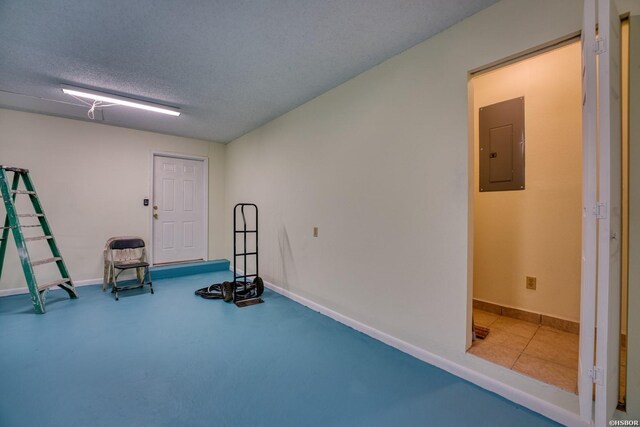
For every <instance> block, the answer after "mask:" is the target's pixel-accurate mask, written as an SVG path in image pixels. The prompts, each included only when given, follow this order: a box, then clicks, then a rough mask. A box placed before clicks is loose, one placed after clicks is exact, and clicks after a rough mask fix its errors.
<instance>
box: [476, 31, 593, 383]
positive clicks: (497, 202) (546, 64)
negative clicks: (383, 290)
mask: <svg viewBox="0 0 640 427" xmlns="http://www.w3.org/2000/svg"><path fill="white" fill-rule="evenodd" d="M581 67H582V66H581V45H580V42H579V40H576V39H573V40H571V41H568V42H564V43H562V44H561V45H559V46H555V47H554V48H552V49H546V50H544V51H542V52H539V53H536V54H535V55H534V56H529V57H526V58H523V59H521V60H518V61H517V62H511V63H509V64H505V65H503V66H500V67H499V68H493V69H490V70H489V71H486V72H482V73H477V74H475V75H472V78H471V79H470V82H469V85H470V89H469V93H470V95H471V96H470V103H471V104H472V105H471V106H470V111H473V129H474V144H473V145H474V164H473V176H474V188H473V208H472V211H473V319H474V323H475V326H479V327H482V328H485V329H488V335H487V336H486V338H484V339H477V340H474V341H473V342H472V345H471V347H470V348H469V350H468V351H469V353H471V354H474V355H476V356H478V357H481V358H484V359H486V360H489V361H491V362H494V363H497V364H500V365H502V366H504V367H506V368H508V369H512V370H514V371H518V372H520V373H523V374H525V375H528V376H531V377H533V378H536V379H538V380H540V381H543V382H546V383H549V384H552V385H555V386H557V387H559V388H561V389H564V390H566V391H569V392H571V393H577V392H578V357H579V328H580V325H579V321H580V288H581V250H582V240H581V238H582V237H581V236H582V228H581V221H582V84H581ZM519 117H521V118H519ZM519 120H521V121H522V123H519Z"/></svg>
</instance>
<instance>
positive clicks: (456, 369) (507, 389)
mask: <svg viewBox="0 0 640 427" xmlns="http://www.w3.org/2000/svg"><path fill="white" fill-rule="evenodd" d="M243 274H244V273H243ZM264 284H265V287H266V288H268V289H270V290H272V291H274V292H277V293H278V294H280V295H282V296H284V297H287V298H289V299H291V300H293V301H295V302H297V303H299V304H302V305H304V306H305V307H307V308H310V309H311V310H314V311H317V312H319V313H320V314H323V315H325V316H327V317H330V318H331V319H333V320H335V321H337V322H340V323H342V324H343V325H346V326H349V327H351V328H353V329H355V330H357V331H359V332H362V333H363V334H365V335H368V336H370V337H371V338H373V339H376V340H378V341H381V342H383V343H385V344H387V345H389V346H391V347H394V348H396V349H398V350H400V351H402V352H404V353H407V354H409V355H411V356H413V357H415V358H416V359H419V360H422V361H423V362H426V363H429V364H431V365H434V366H436V367H438V368H440V369H443V370H445V371H447V372H449V373H451V374H453V375H455V376H457V377H460V378H462V379H464V380H467V381H469V382H471V383H473V384H475V385H477V386H479V387H482V388H484V389H485V390H488V391H491V392H493V393H496V394H498V395H500V396H502V397H504V398H505V399H508V400H511V401H512V402H514V403H517V404H519V405H522V406H524V407H526V408H528V409H530V410H532V411H534V412H538V413H540V414H542V415H544V416H545V417H548V418H550V419H552V420H554V421H556V422H559V423H561V424H564V425H567V426H576V427H582V426H589V423H587V422H585V421H584V420H582V419H581V418H580V416H579V415H578V414H576V413H574V412H571V411H568V410H566V409H564V408H561V407H559V406H556V405H553V404H552V403H550V402H547V401H545V400H542V399H540V398H538V397H536V396H533V395H531V394H529V393H526V392H524V391H522V390H519V389H517V388H514V387H512V386H510V385H507V384H504V383H502V382H500V381H497V380H495V379H493V378H491V377H489V376H487V375H485V374H482V373H480V372H478V371H475V370H473V369H471V368H468V367H466V366H463V365H460V364H458V363H455V362H453V361H451V360H449V359H445V358H444V357H442V356H439V355H437V354H434V353H431V352H430V351H428V350H425V349H423V348H420V347H417V346H415V345H413V344H410V343H408V342H406V341H403V340H401V339H399V338H396V337H393V336H391V335H389V334H387V333H385V332H382V331H380V330H378V329H375V328H373V327H371V326H368V325H366V324H364V323H362V322H360V321H358V320H355V319H352V318H350V317H348V316H345V315H343V314H340V313H338V312H336V311H334V310H332V309H330V308H327V307H325V306H323V305H321V304H318V303H316V302H314V301H312V300H310V299H308V298H305V297H302V296H300V295H298V294H296V293H294V292H291V291H289V290H287V289H284V288H282V287H280V286H277V285H274V284H273V283H270V282H267V281H265V282H264Z"/></svg>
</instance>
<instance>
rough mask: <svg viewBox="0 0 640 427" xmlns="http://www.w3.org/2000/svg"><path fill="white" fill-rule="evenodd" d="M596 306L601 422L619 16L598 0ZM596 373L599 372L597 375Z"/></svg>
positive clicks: (607, 397)
mask: <svg viewBox="0 0 640 427" xmlns="http://www.w3.org/2000/svg"><path fill="white" fill-rule="evenodd" d="M598 30H599V35H598V98H599V108H598V122H599V130H598V143H599V152H598V155H599V159H598V160H599V172H598V203H599V206H600V210H601V211H600V218H599V219H598V306H597V318H598V320H597V337H596V366H597V367H598V369H597V370H598V375H597V376H596V411H595V416H596V420H595V421H596V425H597V426H606V425H608V422H609V420H611V419H612V418H613V413H614V411H615V409H616V406H617V403H618V378H619V375H618V363H619V362H618V361H619V359H618V353H619V349H620V266H621V261H620V256H621V255H620V247H621V245H620V229H621V220H620V217H621V205H622V202H621V180H622V165H621V157H622V155H621V144H622V143H621V122H622V120H621V111H620V110H621V105H620V102H621V101H620V92H621V86H620V57H621V54H620V16H619V14H618V12H617V10H616V7H615V4H614V2H613V1H612V0H599V1H598ZM600 374H601V375H600Z"/></svg>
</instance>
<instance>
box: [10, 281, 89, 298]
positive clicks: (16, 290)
mask: <svg viewBox="0 0 640 427" xmlns="http://www.w3.org/2000/svg"><path fill="white" fill-rule="evenodd" d="M101 284H102V278H99V279H87V280H74V281H73V286H75V287H76V288H78V287H81V286H90V285H101ZM28 293H29V288H27V287H26V286H25V287H22V288H11V289H0V298H2V297H8V296H11V295H22V294H28Z"/></svg>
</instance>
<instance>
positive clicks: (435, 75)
mask: <svg viewBox="0 0 640 427" xmlns="http://www.w3.org/2000/svg"><path fill="white" fill-rule="evenodd" d="M581 12H582V1H580V0H571V1H561V2H558V1H552V0H546V1H536V2H531V1H527V0H509V1H502V2H499V3H497V4H496V5H494V6H492V7H490V8H488V9H486V10H484V11H482V12H480V13H479V14H476V15H474V16H472V17H471V18H469V19H466V20H464V21H462V22H461V23H459V24H457V25H455V26H454V27H452V28H450V29H448V30H446V31H444V32H442V33H440V34H438V35H436V36H435V37H433V38H431V39H429V40H427V41H425V42H423V43H421V44H420V45H418V46H416V47H414V48H412V49H410V50H408V51H406V52H404V53H402V54H400V55H398V56H396V57H394V58H392V59H390V60H388V61H386V62H384V63H382V64H381V65H379V66H377V67H374V68H373V69H371V70H369V71H367V72H365V73H363V74H361V75H360V76H358V77H356V78H354V79H352V80H350V81H348V82H346V83H344V84H342V85H341V86H339V87H337V88H335V89H333V90H331V91H329V92H327V93H325V94H323V95H322V96H320V97H318V98H316V99H314V100H312V101H310V102H308V103H307V104H305V105H303V106H301V107H299V108H297V109H295V110H293V111H291V112H289V113H287V114H285V115H283V116H281V117H280V118H278V119H276V120H274V121H272V122H270V123H268V124H266V125H264V126H262V127H260V128H259V129H257V130H255V131H253V132H251V133H249V134H247V135H245V136H244V137H242V138H240V139H238V140H236V141H234V142H232V143H231V144H230V145H229V146H228V148H227V175H226V181H227V203H226V205H227V207H229V206H233V204H234V203H236V202H238V201H246V200H250V201H254V202H256V203H258V204H259V206H260V208H261V218H260V221H261V236H260V239H261V240H260V242H261V251H262V253H261V261H262V263H261V272H262V273H263V275H264V276H265V278H266V279H267V280H268V281H271V282H274V283H275V284H277V285H280V286H283V287H285V288H287V289H288V290H290V291H292V292H294V293H296V294H298V295H300V296H303V297H306V298H308V299H310V300H312V301H314V302H316V303H319V304H322V305H324V306H326V307H328V308H330V309H332V310H335V311H337V312H339V313H341V314H343V315H346V316H349V317H351V318H353V319H355V320H357V321H360V322H362V323H365V324H366V325H368V326H371V327H373V328H376V329H378V330H381V331H383V332H385V333H387V334H390V335H392V336H394V337H397V338H399V339H402V340H404V341H406V342H408V343H410V344H413V345H415V346H417V347H420V348H423V349H426V350H428V351H431V352H433V353H436V354H438V355H441V356H444V357H445V358H447V359H449V360H452V361H454V362H456V363H460V364H462V365H464V366H467V367H469V368H472V369H476V370H478V371H481V372H483V373H485V374H488V375H491V376H492V377H494V378H495V379H497V380H498V381H503V382H505V383H507V384H510V385H512V386H514V387H516V388H518V389H520V390H525V391H528V392H530V393H532V394H534V395H536V396H538V397H540V398H541V399H544V400H547V401H551V402H553V403H554V404H557V405H560V406H562V407H565V408H568V409H570V410H572V411H577V398H576V396H575V395H570V394H569V393H565V392H562V391H559V390H558V389H555V388H552V387H547V386H544V385H542V384H540V383H537V382H535V381H533V380H531V379H528V378H525V377H524V376H522V375H520V374H517V373H514V372H511V371H508V370H506V369H503V368H500V367H498V366H496V365H493V364H491V363H488V362H485V361H483V360H480V359H478V358H475V357H473V356H471V355H467V354H466V353H465V350H466V346H467V336H468V335H467V333H468V328H469V324H470V323H469V321H470V315H469V307H470V304H469V303H470V298H471V294H470V291H469V288H468V276H467V272H468V270H467V266H468V264H467V262H468V260H467V248H468V241H469V234H468V230H467V225H468V214H469V211H468V206H469V203H468V202H469V200H468V194H469V186H470V182H469V177H470V175H469V172H468V171H469V167H468V159H469V155H468V147H469V146H468V131H467V127H466V123H467V108H468V107H467V72H468V71H469V70H472V69H475V68H477V67H480V66H483V65H485V64H488V63H491V62H493V61H497V60H500V59H502V58H505V57H507V56H509V55H512V54H515V53H518V52H522V51H524V50H527V49H529V48H531V47H534V46H537V45H540V44H543V43H546V42H549V41H551V40H554V39H556V38H559V37H562V36H565V35H567V34H570V33H573V32H575V31H577V30H579V28H580V23H581V14H582V13H581ZM247 171H254V172H255V174H248V173H247ZM230 224H231V217H230V216H227V227H231V225H230ZM314 226H318V227H319V237H317V238H313V237H312V229H313V227H314ZM230 253H231V240H230V239H229V240H227V254H230ZM541 284H542V282H541Z"/></svg>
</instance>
